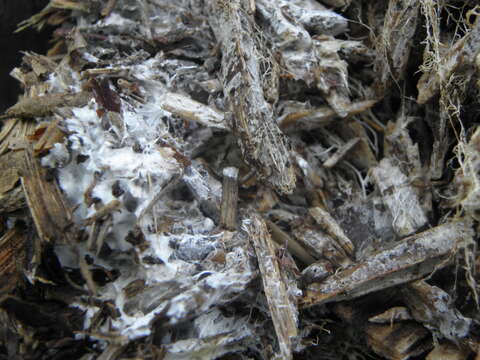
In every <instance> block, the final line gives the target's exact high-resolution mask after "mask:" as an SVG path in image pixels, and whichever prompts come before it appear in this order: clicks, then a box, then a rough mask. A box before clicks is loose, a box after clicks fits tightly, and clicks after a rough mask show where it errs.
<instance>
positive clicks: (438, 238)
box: [302, 221, 473, 306]
mask: <svg viewBox="0 0 480 360" xmlns="http://www.w3.org/2000/svg"><path fill="white" fill-rule="evenodd" d="M472 235H473V233H472V229H471V224H470V223H469V222H468V221H454V222H450V223H447V224H444V225H440V226H437V227H435V228H432V229H430V230H427V231H424V232H422V233H419V234H417V235H413V236H411V237H408V238H406V239H404V240H402V241H401V242H399V243H398V244H397V245H395V246H394V247H392V248H390V249H387V250H384V251H382V252H379V253H377V254H374V255H372V256H370V257H369V258H368V259H367V260H365V261H364V262H362V263H358V264H355V265H352V266H350V267H349V268H347V269H345V270H343V271H340V272H339V273H337V274H335V275H333V276H331V277H329V278H327V279H326V280H325V281H323V282H320V283H313V284H311V285H309V286H308V287H307V289H306V293H305V296H304V298H303V300H302V303H303V306H312V305H320V304H325V303H327V302H332V301H341V300H346V299H353V298H356V297H359V296H362V295H365V294H368V293H371V292H373V291H378V290H381V289H385V288H388V287H391V286H395V285H399V284H404V283H406V282H410V281H412V280H416V279H419V278H421V277H422V276H425V275H427V274H429V273H431V272H432V271H434V270H435V269H437V268H439V267H441V266H442V265H445V264H446V260H447V259H448V257H449V256H451V255H452V254H453V252H454V251H455V250H456V249H457V246H458V242H459V241H461V240H463V239H465V238H469V237H471V236H472Z"/></svg>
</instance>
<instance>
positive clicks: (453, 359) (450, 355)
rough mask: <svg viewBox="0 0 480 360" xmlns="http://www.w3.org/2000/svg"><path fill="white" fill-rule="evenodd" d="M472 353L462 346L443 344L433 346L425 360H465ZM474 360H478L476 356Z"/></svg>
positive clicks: (449, 343)
mask: <svg viewBox="0 0 480 360" xmlns="http://www.w3.org/2000/svg"><path fill="white" fill-rule="evenodd" d="M471 353H472V352H471V351H470V349H467V348H465V347H462V346H458V345H455V344H453V343H451V342H443V343H440V344H437V345H435V347H434V348H433V350H432V351H430V352H429V353H428V355H427V357H426V358H425V359H426V360H465V359H468V358H469V355H470V354H471ZM476 359H478V354H477V357H476Z"/></svg>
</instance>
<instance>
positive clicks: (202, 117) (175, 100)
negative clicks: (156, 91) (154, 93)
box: [161, 93, 229, 130]
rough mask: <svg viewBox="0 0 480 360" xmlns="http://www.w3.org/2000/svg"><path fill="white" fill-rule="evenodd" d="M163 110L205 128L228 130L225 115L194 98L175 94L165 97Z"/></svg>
mask: <svg viewBox="0 0 480 360" xmlns="http://www.w3.org/2000/svg"><path fill="white" fill-rule="evenodd" d="M161 106H162V109H164V110H166V111H168V112H170V113H172V114H174V115H177V116H179V117H181V118H183V119H185V120H188V121H194V122H197V123H199V124H201V125H203V126H207V127H215V128H219V129H224V130H228V129H229V126H228V124H227V122H226V120H225V115H224V114H223V113H221V112H220V111H218V110H215V109H214V108H212V107H210V106H207V105H204V104H202V103H200V102H198V101H195V100H193V99H192V98H190V97H188V96H185V95H182V94H175V93H167V94H165V95H164V97H163V101H162V105H161Z"/></svg>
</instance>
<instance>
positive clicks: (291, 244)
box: [265, 220, 316, 265]
mask: <svg viewBox="0 0 480 360" xmlns="http://www.w3.org/2000/svg"><path fill="white" fill-rule="evenodd" d="M265 223H266V224H267V226H268V230H270V234H271V236H272V239H273V240H274V241H275V242H276V243H277V244H278V245H280V246H283V247H285V246H286V247H287V249H288V251H290V253H291V254H292V255H294V256H295V257H296V258H298V259H299V260H300V261H301V262H303V263H304V264H306V265H310V264H312V263H314V262H315V260H316V259H315V258H314V257H313V256H312V255H310V254H309V253H308V251H307V250H305V248H304V247H303V246H302V245H301V244H300V243H298V242H297V241H296V240H295V239H293V238H292V237H291V236H290V235H288V234H287V233H286V232H285V231H283V230H282V229H280V228H279V227H278V226H277V225H275V223H273V222H271V221H270V220H265Z"/></svg>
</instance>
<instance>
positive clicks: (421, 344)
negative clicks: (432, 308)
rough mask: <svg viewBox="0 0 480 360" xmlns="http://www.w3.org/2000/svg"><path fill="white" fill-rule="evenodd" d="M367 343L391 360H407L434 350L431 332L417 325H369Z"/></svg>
mask: <svg viewBox="0 0 480 360" xmlns="http://www.w3.org/2000/svg"><path fill="white" fill-rule="evenodd" d="M365 332H366V334H367V343H368V345H369V346H370V347H371V348H372V350H373V351H375V352H376V353H377V354H378V355H381V356H383V357H385V358H387V359H389V360H407V359H410V358H412V357H415V356H418V355H421V354H422V353H424V352H425V351H427V350H429V349H431V348H432V341H431V335H430V332H429V331H428V330H427V329H425V328H424V327H423V326H421V325H419V324H416V323H411V322H410V323H405V324H401V323H395V324H387V325H379V324H368V325H367V327H366V329H365Z"/></svg>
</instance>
